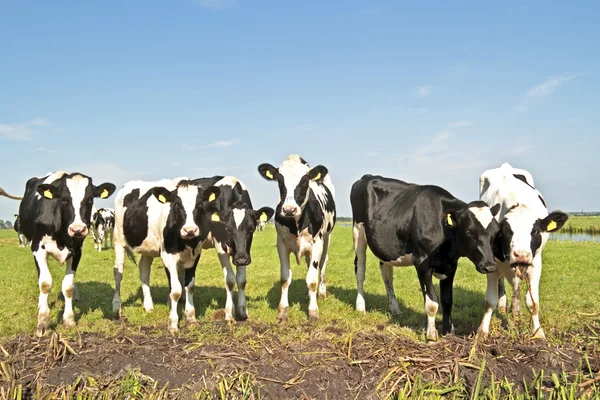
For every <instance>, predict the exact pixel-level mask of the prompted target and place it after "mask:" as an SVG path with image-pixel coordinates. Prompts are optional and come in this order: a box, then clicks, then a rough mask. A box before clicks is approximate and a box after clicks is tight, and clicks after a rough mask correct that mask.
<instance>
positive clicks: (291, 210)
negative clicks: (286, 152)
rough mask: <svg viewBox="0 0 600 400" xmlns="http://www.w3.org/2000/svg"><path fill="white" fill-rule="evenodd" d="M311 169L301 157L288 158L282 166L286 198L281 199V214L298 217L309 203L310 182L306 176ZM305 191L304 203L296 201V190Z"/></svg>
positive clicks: (281, 172) (280, 170)
mask: <svg viewBox="0 0 600 400" xmlns="http://www.w3.org/2000/svg"><path fill="white" fill-rule="evenodd" d="M308 171H309V167H308V165H306V164H303V163H302V162H301V161H300V158H299V157H297V158H296V157H293V156H291V157H288V158H287V159H286V160H285V161H284V162H283V163H282V164H281V165H280V166H279V173H280V174H281V176H282V177H283V186H284V187H285V196H284V197H283V196H282V197H283V198H282V199H281V202H282V203H281V212H282V214H283V215H284V216H287V217H298V216H300V214H301V213H302V208H304V206H305V205H306V202H307V201H308V189H309V182H308V177H307V176H306V175H307V173H308ZM297 189H298V190H303V191H304V193H302V194H304V196H300V197H303V199H302V203H301V204H298V202H297V200H296V190H297Z"/></svg>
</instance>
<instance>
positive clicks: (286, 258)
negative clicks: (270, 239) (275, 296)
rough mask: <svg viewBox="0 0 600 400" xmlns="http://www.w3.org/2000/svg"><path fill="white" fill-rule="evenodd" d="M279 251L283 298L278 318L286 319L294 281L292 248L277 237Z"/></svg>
mask: <svg viewBox="0 0 600 400" xmlns="http://www.w3.org/2000/svg"><path fill="white" fill-rule="evenodd" d="M277 253H278V254H279V264H280V279H281V299H280V300H279V306H278V307H277V320H278V321H280V322H283V321H286V320H287V317H288V308H289V303H288V290H289V287H290V284H291V283H292V269H291V268H290V250H289V249H288V248H287V246H286V245H285V243H284V242H283V241H282V240H279V239H277Z"/></svg>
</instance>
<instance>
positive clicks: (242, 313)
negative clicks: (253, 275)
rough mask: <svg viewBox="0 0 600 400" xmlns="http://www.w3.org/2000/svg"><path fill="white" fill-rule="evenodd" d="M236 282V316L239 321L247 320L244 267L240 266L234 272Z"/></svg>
mask: <svg viewBox="0 0 600 400" xmlns="http://www.w3.org/2000/svg"><path fill="white" fill-rule="evenodd" d="M235 278H236V281H237V287H238V303H237V308H236V312H237V316H238V319H239V320H240V321H245V320H247V319H248V309H247V306H246V266H245V265H240V266H238V267H237V271H236V277H235Z"/></svg>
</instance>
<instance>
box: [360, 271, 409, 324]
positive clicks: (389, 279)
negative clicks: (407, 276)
mask: <svg viewBox="0 0 600 400" xmlns="http://www.w3.org/2000/svg"><path fill="white" fill-rule="evenodd" d="M379 270H380V271H381V277H382V278H383V285H384V286H385V292H386V293H387V298H388V306H389V308H390V311H391V313H392V315H393V316H398V315H400V306H399V305H398V299H397V298H396V292H394V267H393V266H392V265H389V264H384V263H382V262H381V261H380V262H379ZM363 279H364V275H363Z"/></svg>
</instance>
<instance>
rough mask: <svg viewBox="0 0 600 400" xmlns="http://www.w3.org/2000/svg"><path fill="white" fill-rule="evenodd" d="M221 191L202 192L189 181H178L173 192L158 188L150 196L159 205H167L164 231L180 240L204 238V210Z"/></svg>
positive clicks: (205, 230)
mask: <svg viewBox="0 0 600 400" xmlns="http://www.w3.org/2000/svg"><path fill="white" fill-rule="evenodd" d="M220 192H221V190H220V189H219V188H218V187H215V186H212V187H210V188H208V189H206V190H204V191H203V190H202V189H201V188H200V187H199V186H197V185H194V184H193V183H191V182H189V181H185V180H183V181H179V183H178V184H177V187H176V188H175V189H174V190H171V191H170V190H168V189H167V188H165V187H162V186H159V187H155V188H153V189H152V194H153V195H154V197H156V200H158V202H159V203H162V204H167V203H169V205H170V209H169V215H168V217H167V225H166V228H165V229H168V230H169V231H171V232H177V233H178V234H179V236H180V237H181V238H182V239H194V238H197V237H200V238H202V239H203V238H205V237H206V236H207V235H208V232H209V227H208V221H207V219H206V215H205V212H204V209H205V208H206V207H208V206H209V204H210V203H212V202H214V201H215V200H216V199H217V197H218V196H219V194H220Z"/></svg>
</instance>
